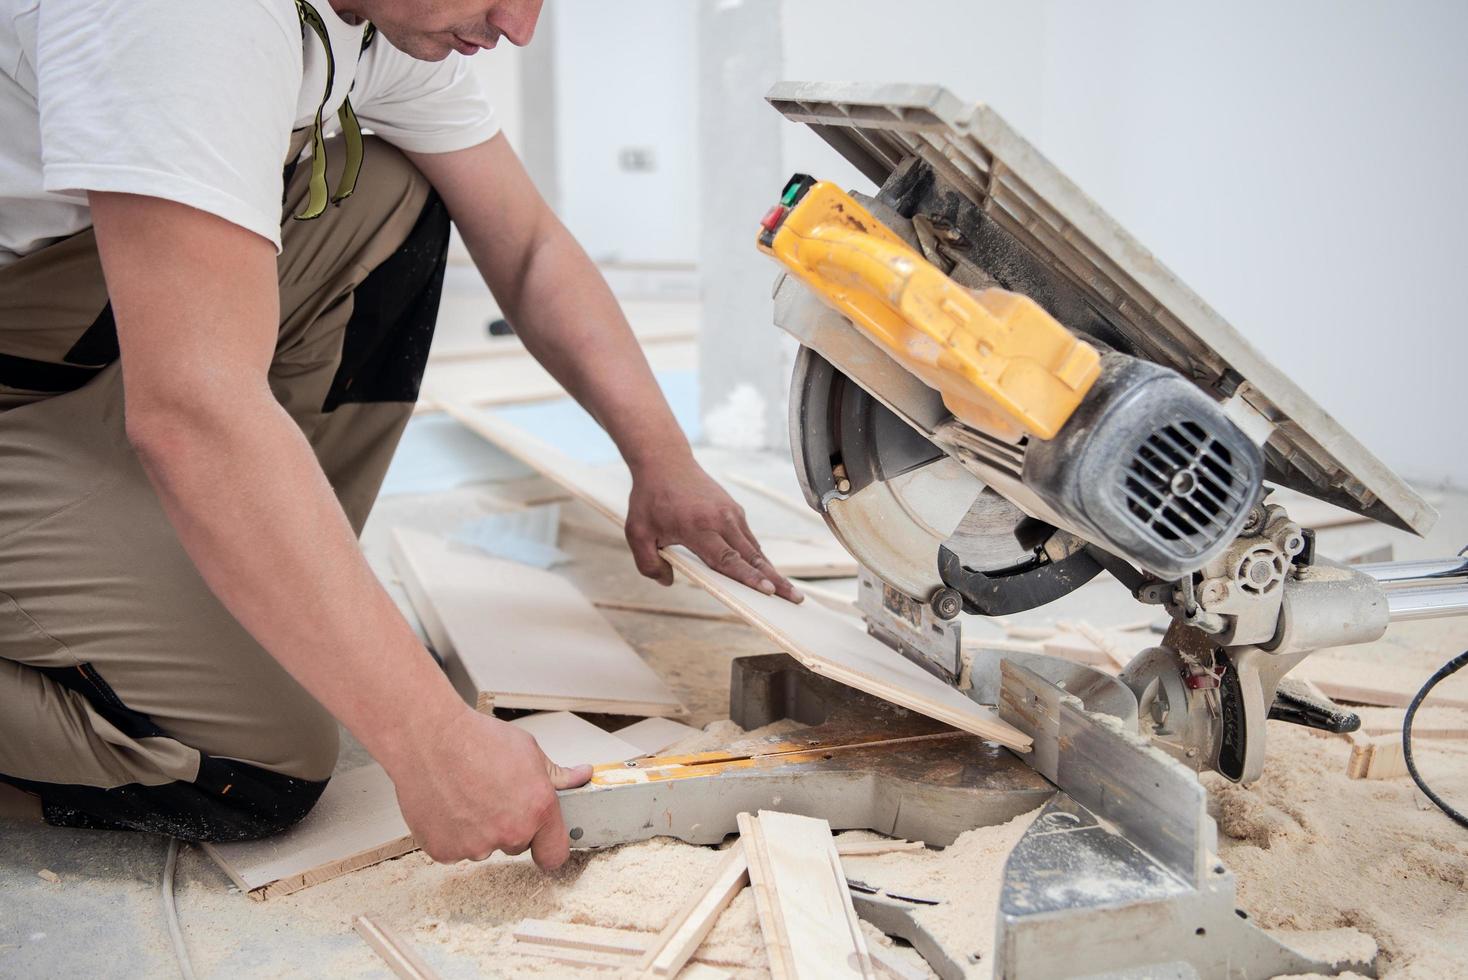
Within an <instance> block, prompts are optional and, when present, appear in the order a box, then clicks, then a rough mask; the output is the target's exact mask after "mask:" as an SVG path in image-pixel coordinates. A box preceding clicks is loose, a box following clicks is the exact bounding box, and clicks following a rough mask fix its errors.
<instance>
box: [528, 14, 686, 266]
mask: <svg viewBox="0 0 1468 980" xmlns="http://www.w3.org/2000/svg"><path fill="white" fill-rule="evenodd" d="M696 13H697V11H696V9H695V5H694V4H692V3H688V2H687V0H637V2H635V3H632V2H607V0H554V2H553V3H548V4H546V6H545V10H544V13H543V14H542V15H541V16H542V17H553V18H555V24H554V36H555V41H556V45H557V47H556V52H555V58H556V65H555V72H556V103H557V108H556V156H557V164H558V170H559V173H558V182H559V197H560V201H559V207H560V215H561V219H562V220H563V221H565V222H566V224H567V226H569V227H570V229H571V231H573V232H574V233H575V234H576V236H577V237H578V238H579V239H580V241H581V244H582V245H583V246H585V248H586V250H587V251H588V252H589V253H590V254H591V256H592V257H593V258H594V259H597V260H598V261H602V262H626V263H676V262H690V261H693V260H694V258H695V257H696V255H697V251H698V244H697V243H698V226H697V214H698V212H697V208H696V207H695V206H694V205H695V186H694V185H695V172H694V168H695V166H696V152H697V145H696V138H695V135H694V134H695V132H696V129H697V126H696V123H697V119H696V115H695V98H696V75H695V71H696V67H695V61H694V22H695V15H696ZM532 43H533V42H532ZM625 150H643V151H647V152H649V153H650V154H651V159H652V161H653V169H652V170H650V171H629V170H627V169H624V168H623V166H622V164H621V155H622V153H623V151H625Z"/></svg>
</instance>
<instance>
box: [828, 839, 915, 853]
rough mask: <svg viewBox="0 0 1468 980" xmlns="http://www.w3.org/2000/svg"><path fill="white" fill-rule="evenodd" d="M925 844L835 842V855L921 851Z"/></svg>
mask: <svg viewBox="0 0 1468 980" xmlns="http://www.w3.org/2000/svg"><path fill="white" fill-rule="evenodd" d="M927 846H928V845H927V844H924V843H923V842H922V841H920V840H853V841H843V840H841V839H840V838H837V840H836V853H837V854H838V855H839V856H841V857H871V856H872V855H874V854H891V853H893V852H895V851H921V850H926V849H927Z"/></svg>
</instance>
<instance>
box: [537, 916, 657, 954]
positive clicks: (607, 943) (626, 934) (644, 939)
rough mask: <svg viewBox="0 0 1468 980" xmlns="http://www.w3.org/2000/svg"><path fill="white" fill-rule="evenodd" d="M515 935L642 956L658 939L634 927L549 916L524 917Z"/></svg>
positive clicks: (603, 951) (596, 950)
mask: <svg viewBox="0 0 1468 980" xmlns="http://www.w3.org/2000/svg"><path fill="white" fill-rule="evenodd" d="M514 936H515V941H516V942H520V943H539V944H541V945H543V946H561V947H566V948H570V949H586V950H591V951H592V952H594V953H614V954H617V955H619V956H642V955H643V954H644V953H646V952H647V948H648V947H649V946H651V945H652V943H653V940H655V939H657V936H656V935H655V934H654V933H651V932H638V931H637V930H635V929H609V928H607V927H606V926H590V925H583V924H581V923H579V922H555V921H553V920H550V919H521V920H520V921H519V923H517V924H516V926H515V931H514Z"/></svg>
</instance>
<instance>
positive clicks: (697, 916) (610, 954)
mask: <svg viewBox="0 0 1468 980" xmlns="http://www.w3.org/2000/svg"><path fill="white" fill-rule="evenodd" d="M738 820H739V832H740V837H739V840H738V841H737V842H735V844H734V845H733V846H732V847H730V848H729V850H728V851H727V852H726V853H725V856H724V859H723V860H722V861H721V862H720V863H719V864H718V866H717V867H716V868H715V870H714V873H713V874H712V875H711V876H710V877H709V878H708V879H707V880H706V881H705V882H704V884H703V887H702V888H700V889H699V890H698V891H697V892H696V893H695V894H694V895H693V897H692V899H691V900H690V901H689V902H688V903H687V904H685V905H684V906H683V907H682V908H681V909H680V910H679V911H678V913H677V914H676V915H674V916H673V918H672V920H671V921H670V922H669V923H668V924H667V926H665V927H664V928H663V930H662V931H661V932H660V933H657V934H653V933H645V932H637V931H635V930H629V929H610V928H606V927H602V926H594V925H582V924H575V923H567V922H553V921H548V920H543V919H526V920H523V921H522V922H521V923H520V924H519V925H518V926H517V927H516V929H515V941H514V944H513V946H512V947H511V948H512V949H513V951H514V952H516V953H520V954H523V955H529V956H542V957H547V958H550V959H554V960H558V961H560V962H563V963H573V964H577V965H582V966H603V967H621V968H624V969H627V968H633V967H635V968H636V969H637V971H638V972H639V975H640V976H642V977H644V978H670V977H679V976H681V977H684V978H698V977H706V978H713V977H718V976H727V974H725V973H723V971H722V970H720V969H719V967H723V966H728V967H733V966H744V965H747V964H741V963H721V962H718V961H715V960H700V959H699V947H700V946H701V945H702V944H703V941H704V939H705V938H706V937H707V936H708V934H709V931H710V930H711V929H713V927H714V923H715V922H716V921H717V920H718V918H719V915H720V914H721V913H722V912H723V911H724V909H726V908H728V906H729V904H730V903H731V902H733V901H734V898H735V896H736V895H738V894H739V892H740V891H741V890H742V889H743V888H744V887H745V885H749V886H750V887H751V888H752V889H753V891H754V896H755V906H756V909H757V910H758V913H759V923H760V931H761V933H762V934H763V936H764V941H765V949H766V952H767V954H768V956H769V963H770V972H771V974H772V975H773V976H774V977H776V978H777V980H781V978H791V980H800V978H814V977H876V976H878V975H882V976H895V977H899V978H904V977H908V976H910V975H911V970H910V968H909V967H908V966H907V965H906V964H904V963H902V962H900V961H898V960H896V959H894V958H892V957H891V956H890V954H887V953H886V952H884V951H883V950H882V949H881V948H880V947H876V946H868V944H867V942H866V938H865V936H864V935H863V934H862V930H861V927H860V926H859V924H858V922H857V916H856V910H855V907H854V906H853V905H852V902H851V893H850V890H849V889H848V886H847V882H846V876H845V875H844V873H843V872H842V870H841V860H840V857H841V854H842V853H860V854H879V853H883V852H884V851H894V850H910V849H913V848H921V847H922V846H923V845H922V844H921V843H920V842H917V841H865V842H857V843H853V844H848V845H842V844H837V843H836V841H835V840H834V839H833V838H832V836H831V827H830V825H829V824H828V823H827V822H826V821H824V820H820V819H817V818H813V817H804V816H798V815H795V814H790V813H779V812H772V811H767V810H761V811H760V812H759V814H758V815H751V814H748V813H741V814H739V816H738Z"/></svg>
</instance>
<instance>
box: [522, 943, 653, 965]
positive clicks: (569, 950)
mask: <svg viewBox="0 0 1468 980" xmlns="http://www.w3.org/2000/svg"><path fill="white" fill-rule="evenodd" d="M509 949H510V952H512V953H516V954H518V955H520V956H539V957H543V958H545V959H548V960H555V961H556V962H557V963H574V964H576V965H577V966H602V967H610V968H612V969H623V970H624V969H627V968H628V967H630V966H632V965H633V960H632V959H631V958H630V957H628V956H627V954H625V953H607V952H603V951H601V950H594V949H582V948H580V947H577V946H551V945H547V944H545V943H527V942H520V941H516V942H513V943H511V944H510V947H509Z"/></svg>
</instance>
